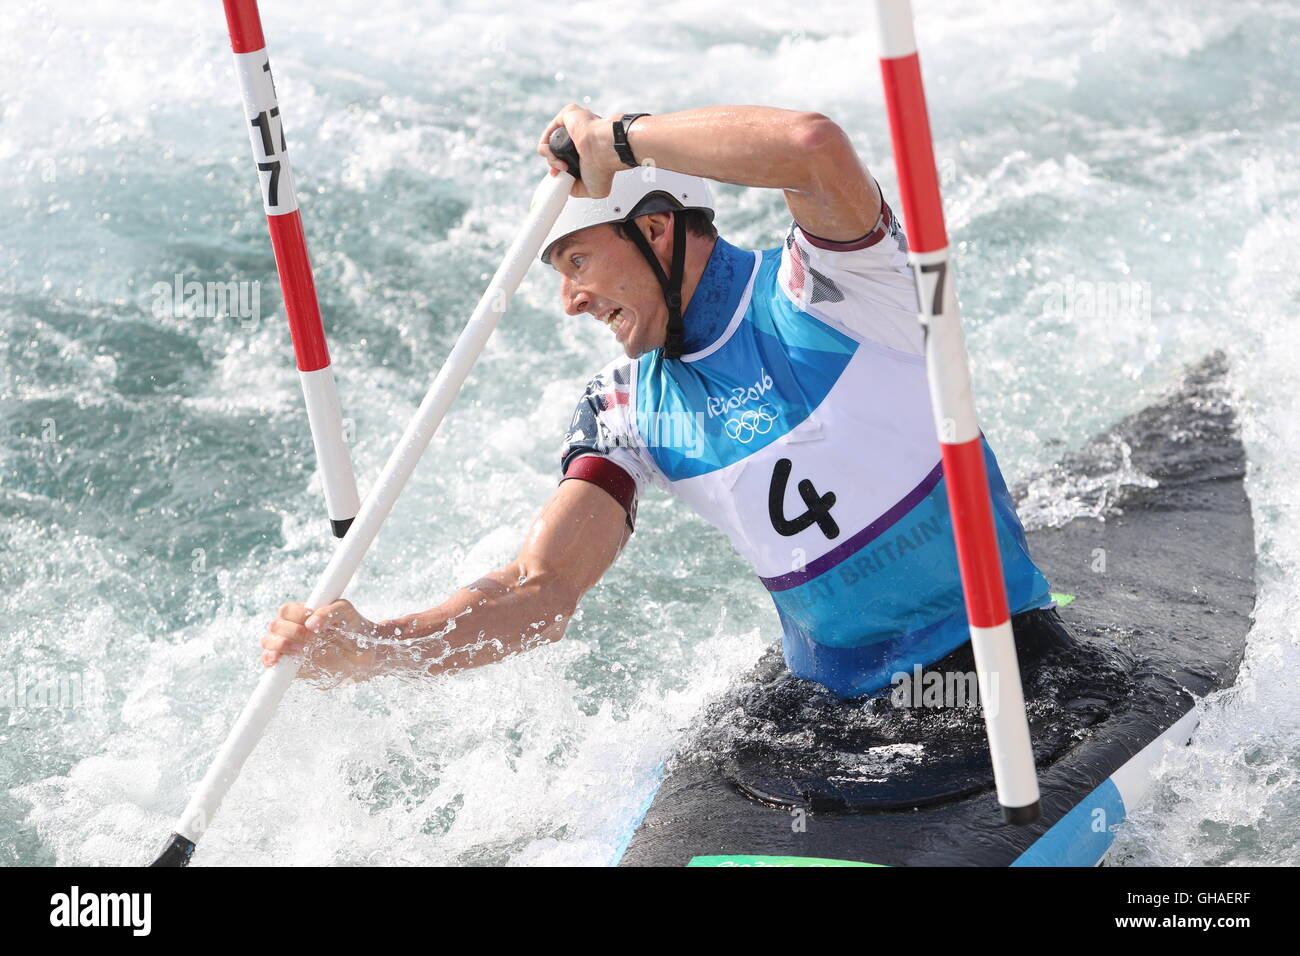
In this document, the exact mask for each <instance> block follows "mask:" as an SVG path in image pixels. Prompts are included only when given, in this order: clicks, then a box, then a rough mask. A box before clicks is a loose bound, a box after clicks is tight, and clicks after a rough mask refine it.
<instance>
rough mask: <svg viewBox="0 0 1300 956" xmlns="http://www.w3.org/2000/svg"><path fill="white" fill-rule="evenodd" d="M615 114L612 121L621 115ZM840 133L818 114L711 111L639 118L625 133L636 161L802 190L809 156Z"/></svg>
mask: <svg viewBox="0 0 1300 956" xmlns="http://www.w3.org/2000/svg"><path fill="white" fill-rule="evenodd" d="M621 115H622V114H621V113H616V114H614V115H613V116H611V117H610V120H611V121H613V120H615V119H618V118H619V116H621ZM843 136H844V133H843V132H842V131H841V130H840V129H839V127H838V126H836V125H835V124H834V123H832V122H831V121H830V120H828V119H827V118H826V117H824V116H822V115H821V114H819V113H807V112H800V111H797V110H783V109H777V108H775V107H771V106H709V107H704V108H702V109H693V110H682V111H680V112H677V113H664V114H661V115H658V116H643V117H641V118H640V119H638V120H637V121H636V122H635V123H633V124H632V129H631V130H630V131H629V132H628V140H627V141H628V146H629V147H630V148H631V150H632V155H633V156H634V157H635V158H636V160H637V162H639V163H642V164H645V163H646V162H647V161H652V162H653V163H654V165H656V166H662V167H663V168H664V169H671V170H675V171H676V172H679V173H687V174H689V175H692V176H702V177H704V178H705V179H714V180H717V181H719V182H729V183H735V184H737V185H740V186H760V187H769V188H780V189H800V188H803V187H804V186H805V185H807V181H808V179H809V162H808V160H809V152H810V151H811V150H815V149H817V148H818V147H819V146H820V145H822V144H824V143H825V142H826V141H828V140H829V139H830V138H833V137H843Z"/></svg>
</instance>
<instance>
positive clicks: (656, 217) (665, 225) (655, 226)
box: [645, 212, 675, 243]
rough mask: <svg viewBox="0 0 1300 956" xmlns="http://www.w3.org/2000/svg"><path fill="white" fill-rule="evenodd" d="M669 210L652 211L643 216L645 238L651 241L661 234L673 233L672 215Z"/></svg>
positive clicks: (668, 234) (669, 234)
mask: <svg viewBox="0 0 1300 956" xmlns="http://www.w3.org/2000/svg"><path fill="white" fill-rule="evenodd" d="M674 215H675V213H671V212H652V213H650V214H649V215H647V216H646V217H645V224H646V238H647V239H649V240H650V242H651V243H653V242H654V241H655V240H656V239H659V238H660V237H661V236H671V235H672V234H673V216H674Z"/></svg>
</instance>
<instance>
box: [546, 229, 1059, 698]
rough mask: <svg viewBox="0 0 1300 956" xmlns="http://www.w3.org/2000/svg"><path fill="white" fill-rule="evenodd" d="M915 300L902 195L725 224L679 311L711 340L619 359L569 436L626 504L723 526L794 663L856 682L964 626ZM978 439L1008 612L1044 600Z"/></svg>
mask: <svg viewBox="0 0 1300 956" xmlns="http://www.w3.org/2000/svg"><path fill="white" fill-rule="evenodd" d="M916 311H917V309H916V292H915V285H914V282H913V278H912V273H911V270H910V269H909V268H908V265H907V256H906V241H905V239H904V237H903V235H902V233H901V230H900V229H899V228H898V226H897V224H896V222H895V221H894V220H892V218H891V216H890V214H889V210H888V207H886V208H885V209H884V212H883V213H882V218H881V222H880V224H879V226H878V227H877V229H876V230H875V231H874V232H873V233H872V234H870V235H868V236H866V237H864V238H863V239H862V240H859V241H858V242H854V243H831V242H826V241H824V240H820V239H817V238H816V237H811V236H809V235H807V234H806V233H804V232H803V230H802V229H800V228H799V227H798V225H792V226H791V229H790V232H789V234H788V236H787V237H786V241H785V244H784V245H783V246H782V247H781V248H778V249H771V250H767V251H765V252H758V251H746V250H742V249H738V248H736V247H735V246H732V245H730V244H729V243H727V242H725V241H724V240H723V239H721V238H719V239H718V240H717V243H716V245H715V247H714V250H713V254H712V257H711V258H710V260H709V263H708V266H707V267H706V269H705V272H704V274H703V276H702V277H701V280H700V283H699V286H698V287H697V289H696V290H695V293H694V294H693V296H692V298H691V301H690V304H689V307H688V309H687V311H686V315H685V316H684V321H685V327H686V333H687V343H688V346H689V347H696V346H699V347H697V348H696V350H695V351H692V352H688V353H687V354H684V355H683V356H682V358H681V359H680V360H666V359H664V357H663V354H662V352H660V351H654V352H651V353H649V354H646V355H643V356H641V357H640V358H638V359H620V360H618V361H616V362H613V363H611V364H610V365H609V366H607V367H606V368H605V369H604V370H603V371H602V372H601V373H600V374H599V375H598V376H597V377H596V378H595V379H593V381H592V382H591V384H590V385H589V386H588V389H587V394H586V395H585V396H584V398H583V400H582V401H581V402H580V403H579V405H578V410H577V413H576V414H575V416H574V421H573V425H572V427H571V430H570V434H569V435H568V437H567V439H566V442H565V451H564V468H565V476H566V477H576V478H583V479H585V480H589V481H595V482H596V483H598V484H601V485H602V486H604V487H606V488H608V489H609V490H610V492H611V494H614V495H615V497H616V498H619V500H620V501H622V502H623V503H624V506H625V507H626V508H627V509H628V516H629V521H631V520H633V518H634V516H635V496H636V492H637V491H639V490H640V489H641V488H643V487H644V486H645V484H646V483H652V484H655V485H658V486H659V487H662V488H664V489H666V490H667V491H668V492H669V493H670V494H672V495H674V496H676V497H678V498H680V499H682V500H683V501H685V502H686V503H687V504H689V505H690V506H691V507H692V508H694V509H695V510H696V512H698V513H699V514H700V515H701V516H703V517H704V518H705V519H707V520H708V521H710V522H711V523H712V524H714V525H715V526H717V527H718V528H719V529H721V530H722V531H723V532H724V533H725V534H726V535H727V536H728V538H730V539H731V543H732V544H733V545H734V546H735V548H736V550H737V551H739V552H740V553H741V554H742V555H744V556H745V557H746V558H747V559H748V560H749V562H750V563H751V564H752V565H753V567H754V570H755V571H756V572H757V574H758V576H759V578H760V579H761V580H762V582H763V584H764V585H765V586H766V587H767V589H768V591H769V592H770V593H771V595H772V599H773V601H774V602H775V604H776V608H777V612H778V614H779V615H780V619H781V623H782V626H783V629H784V647H785V658H786V662H787V663H788V665H789V667H790V670H791V671H792V672H793V673H794V674H795V675H797V676H799V677H805V678H808V679H811V680H815V681H818V682H820V683H822V684H823V685H825V686H826V687H828V688H829V689H830V690H832V691H833V692H834V693H836V694H838V695H840V696H843V697H851V696H857V695H860V694H865V693H869V692H872V691H875V690H878V689H880V688H882V687H884V686H886V685H888V684H889V683H890V680H891V676H892V675H893V674H894V673H895V672H898V671H905V672H907V671H910V670H911V668H912V666H913V665H914V664H922V665H924V664H928V663H932V662H933V661H935V660H938V659H939V658H940V657H942V656H943V655H945V654H947V653H948V652H949V651H952V650H953V649H955V648H956V647H958V646H959V645H960V644H962V643H964V642H965V641H966V640H967V639H968V638H969V633H968V630H967V622H966V614H965V608H964V604H963V600H962V592H961V583H960V579H959V576H958V568H957V557H956V548H955V545H954V543H953V536H952V524H951V518H950V515H949V510H948V502H947V491H946V488H945V487H944V477H943V468H942V464H941V461H940V454H939V445H938V442H937V440H936V438H935V433H934V420H933V416H932V413H931V406H930V393H929V388H928V385H927V380H926V368H925V360H924V357H923V338H922V334H923V333H922V330H921V328H920V326H919V323H918V322H917V320H916ZM702 332H705V333H706V334H704V335H702V334H701V333H702ZM984 451H985V461H986V463H987V465H988V473H989V485H990V489H991V491H992V494H993V505H994V515H995V520H996V522H997V530H998V542H999V545H1000V549H1001V554H1002V564H1003V569H1004V571H1005V574H1006V579H1007V585H1008V596H1009V601H1010V606H1011V610H1012V613H1018V612H1020V611H1025V610H1029V609H1031V608H1035V607H1042V606H1045V605H1048V604H1050V598H1049V594H1048V586H1047V581H1046V579H1045V578H1044V577H1043V575H1042V573H1041V572H1040V571H1039V570H1038V568H1037V567H1035V566H1034V564H1033V561H1032V560H1031V559H1030V556H1029V551H1028V546H1027V544H1026V541H1025V536H1024V531H1023V529H1022V528H1021V525H1020V521H1019V519H1018V517H1017V516H1016V512H1015V508H1014V505H1013V504H1012V501H1011V496H1010V494H1009V493H1008V491H1007V487H1006V483H1005V482H1004V480H1003V478H1002V475H1001V472H1000V470H999V469H998V465H997V461H996V460H995V459H994V457H993V453H992V451H991V450H990V449H989V447H988V444H987V442H986V443H985V446H984ZM611 466H617V467H616V468H611ZM610 476H613V479H612V480H611V477H610ZM620 482H621V485H620ZM629 499H630V501H629Z"/></svg>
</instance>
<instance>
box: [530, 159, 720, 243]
mask: <svg viewBox="0 0 1300 956" xmlns="http://www.w3.org/2000/svg"><path fill="white" fill-rule="evenodd" d="M679 209H699V210H702V211H703V212H705V213H707V214H708V217H709V219H710V220H712V219H713V192H712V191H711V190H710V189H709V184H708V183H707V182H706V181H705V180H703V179H701V178H700V177H698V176H687V175H686V174H685V173H675V172H673V171H672V170H670V169H660V168H658V167H657V166H638V167H636V168H634V169H620V170H619V171H618V172H616V173H615V174H614V179H613V181H612V182H611V183H610V190H609V195H608V196H605V197H604V198H602V199H584V198H579V197H577V196H570V197H569V200H568V202H566V203H565V204H564V209H563V210H562V211H561V212H560V217H559V218H558V219H556V220H555V225H554V226H552V227H551V231H550V232H549V233H547V235H546V241H545V242H544V243H542V262H544V263H546V264H547V265H550V264H551V249H552V248H554V246H555V244H556V243H557V242H559V241H560V240H561V239H563V238H565V237H566V236H571V235H573V234H574V233H575V232H578V231H579V230H582V229H586V228H587V227H588V226H599V225H601V224H602V223H607V222H626V221H627V220H629V219H633V218H635V217H637V216H644V215H646V214H648V213H652V212H675V211H677V210H679Z"/></svg>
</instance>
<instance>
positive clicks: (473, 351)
mask: <svg viewBox="0 0 1300 956" xmlns="http://www.w3.org/2000/svg"><path fill="white" fill-rule="evenodd" d="M573 183H574V177H573V176H571V175H569V174H568V173H560V174H558V175H556V176H550V175H549V174H548V175H547V177H546V178H544V179H543V180H542V182H541V184H540V185H539V186H538V187H537V191H536V193H535V194H534V196H533V202H532V206H531V207H530V208H529V212H528V215H527V217H526V218H525V219H524V223H523V226H522V227H521V228H520V230H519V233H518V234H517V235H516V236H515V239H514V241H513V242H512V243H511V244H510V248H509V249H508V250H507V252H506V255H505V259H504V260H503V261H502V262H501V265H500V266H498V267H497V271H496V274H495V275H494V276H493V277H492V281H491V282H490V283H488V287H487V289H486V290H485V291H484V293H483V296H482V297H481V298H480V299H479V302H478V305H477V306H476V307H475V309H474V312H473V314H472V315H471V316H470V319H469V322H468V323H467V324H466V325H465V328H464V330H463V331H462V332H461V333H460V337H459V338H458V339H457V340H456V344H455V345H454V346H453V347H452V350H451V354H450V355H448V356H447V360H446V361H445V362H444V363H443V366H442V368H441V369H440V370H439V372H438V374H437V376H436V377H435V378H434V380H433V384H432V385H431V386H430V387H429V391H428V393H427V394H425V396H424V401H422V402H421V403H420V407H419V409H418V410H417V411H416V413H415V415H414V417H413V418H412V419H411V422H410V424H409V425H407V426H406V431H405V432H403V434H402V437H401V439H400V440H399V441H398V443H397V447H396V448H395V449H393V453H392V455H390V456H389V458H388V462H387V463H386V464H385V465H384V470H383V472H382V473H381V474H380V476H379V479H378V480H377V481H376V482H375V487H374V489H373V490H372V491H371V492H370V494H368V495H367V496H366V500H365V504H364V505H362V507H361V511H360V513H359V514H358V515H357V520H356V522H355V523H354V524H353V526H352V529H351V530H350V531H349V532H348V534H347V537H345V538H344V539H343V540H342V541H340V542H339V543H338V546H337V547H336V548H335V550H334V554H333V556H332V557H331V558H330V561H329V564H328V565H326V567H325V571H324V572H323V573H322V574H321V576H320V578H319V580H317V582H316V587H315V588H314V589H313V590H312V592H311V596H310V597H308V598H307V602H306V603H307V607H309V608H311V609H313V610H315V609H317V608H322V607H325V606H326V605H328V604H330V603H331V602H333V601H336V600H338V599H339V598H340V597H341V596H342V595H343V591H344V589H345V588H346V587H347V585H348V582H349V581H350V580H351V579H352V575H353V574H354V573H355V572H356V570H357V568H358V566H360V564H361V559H362V558H363V557H365V554H366V551H367V550H369V548H370V545H371V543H372V542H373V541H374V540H375V536H376V535H377V534H378V533H379V528H380V526H381V525H382V524H383V523H384V519H385V518H387V517H388V513H389V511H391V510H392V507H393V504H394V503H395V502H396V501H397V497H398V495H399V494H401V492H402V488H403V487H404V486H405V485H406V482H407V480H408V479H409V478H410V477H411V473H412V472H413V471H415V466H416V464H417V463H418V462H419V460H420V456H421V455H422V454H423V453H424V450H425V448H427V447H428V445H429V442H430V441H431V440H432V439H433V435H434V433H435V432H436V431H437V430H438V425H439V424H441V422H442V419H443V417H444V416H445V415H446V414H447V409H448V408H450V407H451V403H452V402H453V401H454V400H455V398H456V396H457V395H458V394H460V390H461V387H462V386H463V385H464V384H465V379H466V378H467V377H468V376H469V373H470V369H471V368H473V367H474V363H475V362H476V361H477V360H478V357H479V354H480V353H481V352H482V351H483V346H484V345H486V344H487V340H488V338H489V337H490V336H491V335H492V332H493V330H494V329H495V328H496V326H497V322H498V321H499V320H500V319H501V316H502V315H504V314H505V311H506V309H507V308H508V307H509V305H510V300H511V299H512V298H514V294H515V291H516V290H517V289H518V288H519V283H520V282H522V281H523V278H524V275H525V274H526V273H527V272H528V267H529V266H530V265H532V263H533V261H534V260H535V259H536V258H537V256H538V254H539V252H540V251H541V247H542V242H543V241H544V240H545V238H546V234H547V233H548V232H550V229H551V226H553V225H554V224H555V220H556V219H557V218H558V217H559V215H560V211H561V210H562V209H563V208H564V203H565V201H566V200H567V199H568V198H569V191H570V190H571V189H572V188H573ZM301 665H302V659H301V658H300V657H296V656H294V657H290V656H285V657H281V658H280V660H279V661H278V662H277V663H276V664H275V666H274V667H269V668H267V669H266V670H264V671H263V673H262V677H261V679H260V680H259V681H258V684H257V687H256V689H255V690H254V691H253V694H252V696H251V697H250V698H249V701H248V703H247V704H245V705H244V709H243V711H242V712H241V713H240V715H239V718H238V719H237V720H236V721H235V726H234V727H233V728H232V729H231V731H230V734H229V735H228V736H227V737H226V741H225V743H223V744H222V745H221V749H220V750H219V751H218V752H217V756H216V757H215V759H214V760H213V761H212V765H211V766H210V767H209V768H208V772H207V774H205V775H204V777H203V780H202V782H200V784H199V787H198V790H197V791H195V793H194V796H193V797H192V798H191V799H190V802H189V804H188V805H187V806H186V807H185V810H184V812H182V814H181V817H180V820H179V821H178V822H177V824H176V829H175V831H174V832H173V833H172V835H171V837H170V838H169V839H168V841H167V845H166V846H165V847H164V848H163V851H162V853H161V854H160V855H159V856H158V858H157V859H156V860H155V861H154V862H153V866H185V865H187V864H188V863H189V861H190V857H191V856H192V855H193V853H194V847H195V844H196V843H197V842H198V840H199V838H200V837H201V836H202V835H203V831H204V830H206V829H207V827H208V826H209V824H211V822H212V819H213V817H215V816H216V813H217V810H218V808H219V807H220V806H221V801H222V799H223V798H224V797H225V795H226V792H227V791H228V790H229V789H230V787H231V785H232V784H233V783H234V782H235V778H236V777H237V776H238V775H239V771H240V768H241V767H242V766H243V765H244V761H245V760H246V759H248V755H249V754H250V753H252V752H253V748H254V747H255V746H256V745H257V742H258V740H260V739H261V737H262V734H263V732H264V731H265V730H266V726H267V724H268V723H270V720H271V717H272V715H273V714H274V713H275V709H276V707H277V706H278V705H279V703H280V698H281V697H283V696H284V692H285V691H286V690H287V689H288V688H289V685H290V684H291V683H292V682H293V679H294V677H295V676H296V675H297V673H298V668H299V667H300V666H301Z"/></svg>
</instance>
